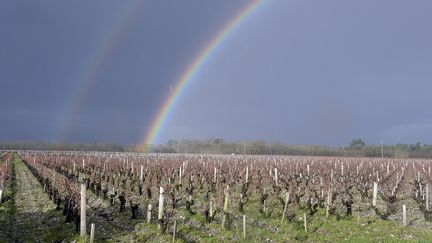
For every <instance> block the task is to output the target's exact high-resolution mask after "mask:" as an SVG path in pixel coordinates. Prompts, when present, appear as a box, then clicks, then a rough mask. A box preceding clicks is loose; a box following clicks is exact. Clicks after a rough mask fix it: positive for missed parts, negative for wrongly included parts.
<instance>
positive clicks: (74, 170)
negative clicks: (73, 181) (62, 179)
mask: <svg viewBox="0 0 432 243" xmlns="http://www.w3.org/2000/svg"><path fill="white" fill-rule="evenodd" d="M73 174H74V175H75V174H76V165H75V161H74V162H73Z"/></svg>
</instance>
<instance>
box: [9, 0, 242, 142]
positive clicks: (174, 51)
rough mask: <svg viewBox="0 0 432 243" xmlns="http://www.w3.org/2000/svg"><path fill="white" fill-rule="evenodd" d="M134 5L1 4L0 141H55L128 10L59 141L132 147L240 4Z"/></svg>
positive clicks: (224, 2) (109, 3)
mask: <svg viewBox="0 0 432 243" xmlns="http://www.w3.org/2000/svg"><path fill="white" fill-rule="evenodd" d="M136 3H138V1H134V2H131V1H105V0H104V1H91V2H89V1H54V2H53V1H37V2H35V1H2V2H1V3H0V31H1V38H0V84H1V85H0V92H1V95H0V112H1V113H0V120H1V126H0V134H1V136H0V139H10V140H23V139H24V140H25V139H31V140H39V139H42V140H56V139H58V134H57V130H58V127H59V126H61V125H62V124H60V125H59V123H61V122H62V119H63V118H64V117H65V116H67V115H68V112H69V111H68V109H70V107H71V101H73V100H74V98H75V96H77V93H76V92H77V91H76V89H77V87H78V85H79V84H80V82H81V81H82V80H81V79H82V77H83V76H84V75H83V73H84V72H85V71H86V70H89V69H90V71H92V70H91V69H92V66H91V65H94V63H92V61H94V60H93V59H94V55H95V53H96V52H97V50H98V49H99V48H100V46H101V45H103V44H104V43H105V42H106V41H109V40H107V38H110V37H111V32H112V30H113V28H114V26H116V25H117V24H119V22H118V19H119V16H121V14H122V13H124V12H125V11H127V8H128V7H129V6H130V4H134V5H136V6H141V7H140V9H138V10H135V11H138V12H137V14H136V16H134V18H133V19H132V20H131V21H130V23H127V25H126V26H125V29H124V30H121V32H120V33H121V36H119V37H118V39H117V40H115V41H113V43H114V46H113V47H112V49H110V50H109V51H110V53H108V55H106V58H105V59H103V60H102V62H101V65H100V66H101V68H100V69H101V70H100V72H98V73H96V75H95V77H96V78H95V80H94V83H93V85H91V89H90V90H88V91H87V95H86V96H85V97H84V99H83V100H81V101H80V102H81V104H82V107H80V108H79V109H78V112H77V113H76V114H73V115H72V116H71V119H72V120H71V124H72V125H71V126H70V130H69V131H68V132H67V133H68V134H67V137H66V138H65V139H66V140H67V141H73V142H85V141H90V142H93V141H113V142H122V143H134V142H137V141H139V140H140V139H141V137H142V136H143V132H144V131H145V129H147V128H148V125H149V124H148V123H149V122H150V120H151V118H152V117H153V116H154V114H155V112H156V110H157V109H158V106H159V105H160V103H161V102H162V101H163V99H164V97H165V96H166V94H167V93H168V91H169V87H170V86H172V85H173V84H174V83H175V81H176V78H177V76H178V75H179V74H180V73H181V71H182V69H184V68H185V66H187V65H188V62H190V61H191V59H192V58H193V56H194V55H195V54H196V52H197V50H199V48H201V46H202V45H204V44H205V42H206V41H207V40H208V38H209V36H211V35H212V34H213V33H214V31H216V30H217V29H218V28H219V27H220V26H221V25H222V24H223V23H224V22H225V21H226V20H227V18H228V17H230V16H231V15H232V14H233V13H234V12H235V11H237V10H238V9H239V8H240V7H242V6H243V5H244V4H245V3H246V2H245V1H239V2H235V3H232V2H231V1H217V2H216V1H213V2H207V3H204V2H202V1H189V2H188V3H187V4H185V3H183V2H182V3H180V2H177V3H176V2H169V3H168V2H161V1H144V2H141V4H136ZM96 60H97V59H96ZM78 92H80V91H78Z"/></svg>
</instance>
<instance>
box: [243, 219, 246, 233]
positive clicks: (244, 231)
mask: <svg viewBox="0 0 432 243" xmlns="http://www.w3.org/2000/svg"><path fill="white" fill-rule="evenodd" d="M243 239H246V215H243Z"/></svg>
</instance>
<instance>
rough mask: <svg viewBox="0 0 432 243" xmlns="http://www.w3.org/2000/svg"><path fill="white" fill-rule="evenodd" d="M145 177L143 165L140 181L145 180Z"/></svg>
mask: <svg viewBox="0 0 432 243" xmlns="http://www.w3.org/2000/svg"><path fill="white" fill-rule="evenodd" d="M143 179H144V166H143V165H141V171H140V181H143Z"/></svg>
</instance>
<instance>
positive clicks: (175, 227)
mask: <svg viewBox="0 0 432 243" xmlns="http://www.w3.org/2000/svg"><path fill="white" fill-rule="evenodd" d="M176 232H177V220H174V226H173V238H172V241H173V242H175V239H176Z"/></svg>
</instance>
